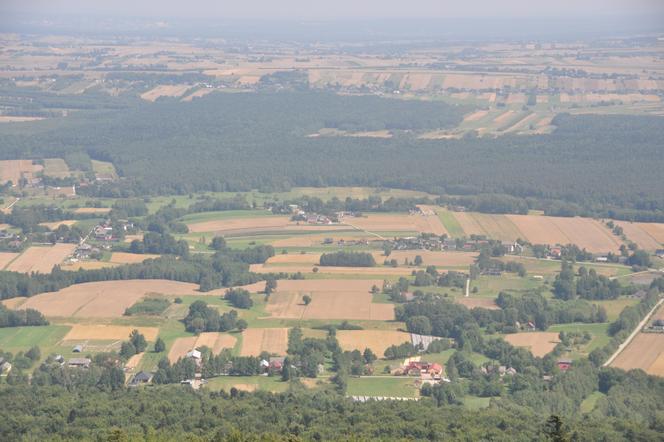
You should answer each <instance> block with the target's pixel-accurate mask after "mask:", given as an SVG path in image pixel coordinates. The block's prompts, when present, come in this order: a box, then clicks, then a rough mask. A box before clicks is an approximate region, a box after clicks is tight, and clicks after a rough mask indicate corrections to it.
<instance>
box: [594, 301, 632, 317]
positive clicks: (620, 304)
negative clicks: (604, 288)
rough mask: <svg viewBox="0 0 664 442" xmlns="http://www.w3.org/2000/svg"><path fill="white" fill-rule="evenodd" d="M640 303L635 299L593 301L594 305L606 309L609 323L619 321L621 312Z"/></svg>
mask: <svg viewBox="0 0 664 442" xmlns="http://www.w3.org/2000/svg"><path fill="white" fill-rule="evenodd" d="M638 302H639V300H638V299H633V298H620V299H609V300H604V301H592V303H593V304H595V305H599V306H602V307H604V309H605V310H606V314H607V316H608V320H609V321H615V320H616V319H618V316H619V315H620V312H622V311H623V310H624V309H625V308H626V307H629V306H631V305H634V304H636V303H638Z"/></svg>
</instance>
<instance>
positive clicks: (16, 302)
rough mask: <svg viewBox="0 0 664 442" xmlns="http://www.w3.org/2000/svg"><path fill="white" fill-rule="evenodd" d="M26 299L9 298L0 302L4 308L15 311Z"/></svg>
mask: <svg viewBox="0 0 664 442" xmlns="http://www.w3.org/2000/svg"><path fill="white" fill-rule="evenodd" d="M26 299H28V298H10V299H3V300H2V301H0V303H1V304H2V305H4V306H5V307H7V308H9V309H12V310H15V309H17V308H18V307H19V306H20V305H21V304H23V303H24V302H25V300H26Z"/></svg>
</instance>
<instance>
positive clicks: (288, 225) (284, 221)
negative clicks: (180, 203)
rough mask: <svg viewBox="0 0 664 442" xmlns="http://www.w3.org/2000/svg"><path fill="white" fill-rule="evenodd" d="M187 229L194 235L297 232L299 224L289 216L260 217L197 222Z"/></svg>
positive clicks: (189, 225)
mask: <svg viewBox="0 0 664 442" xmlns="http://www.w3.org/2000/svg"><path fill="white" fill-rule="evenodd" d="M187 227H189V231H190V232H192V233H202V232H215V233H223V232H229V231H262V230H278V229H284V230H286V229H291V230H295V228H296V227H297V224H296V223H294V222H292V221H291V220H290V218H289V217H287V216H260V217H256V218H231V219H223V220H213V221H203V222H196V223H191V224H187Z"/></svg>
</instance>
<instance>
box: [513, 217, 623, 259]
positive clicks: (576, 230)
mask: <svg viewBox="0 0 664 442" xmlns="http://www.w3.org/2000/svg"><path fill="white" fill-rule="evenodd" d="M506 216H507V218H509V219H510V220H511V221H512V222H513V223H514V224H515V225H516V227H517V228H518V229H519V230H520V231H521V232H523V235H524V236H523V239H526V240H527V241H529V242H531V243H532V244H576V245H577V246H579V247H581V248H582V249H584V248H585V249H586V250H588V251H589V252H616V251H617V250H618V249H619V248H620V239H619V238H617V237H616V236H614V235H613V234H612V233H611V232H610V231H609V229H608V228H606V227H605V226H603V225H602V224H601V223H600V222H599V221H596V220H594V219H590V218H579V217H574V218H562V217H554V216H533V215H506Z"/></svg>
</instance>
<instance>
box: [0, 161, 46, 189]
mask: <svg viewBox="0 0 664 442" xmlns="http://www.w3.org/2000/svg"><path fill="white" fill-rule="evenodd" d="M41 170H43V166H41V165H38V164H32V160H3V161H0V184H5V183H7V182H9V181H11V182H12V184H13V185H14V186H16V185H18V183H19V181H20V179H21V178H26V179H31V178H33V177H34V175H35V174H36V173H37V172H40V171H41Z"/></svg>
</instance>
